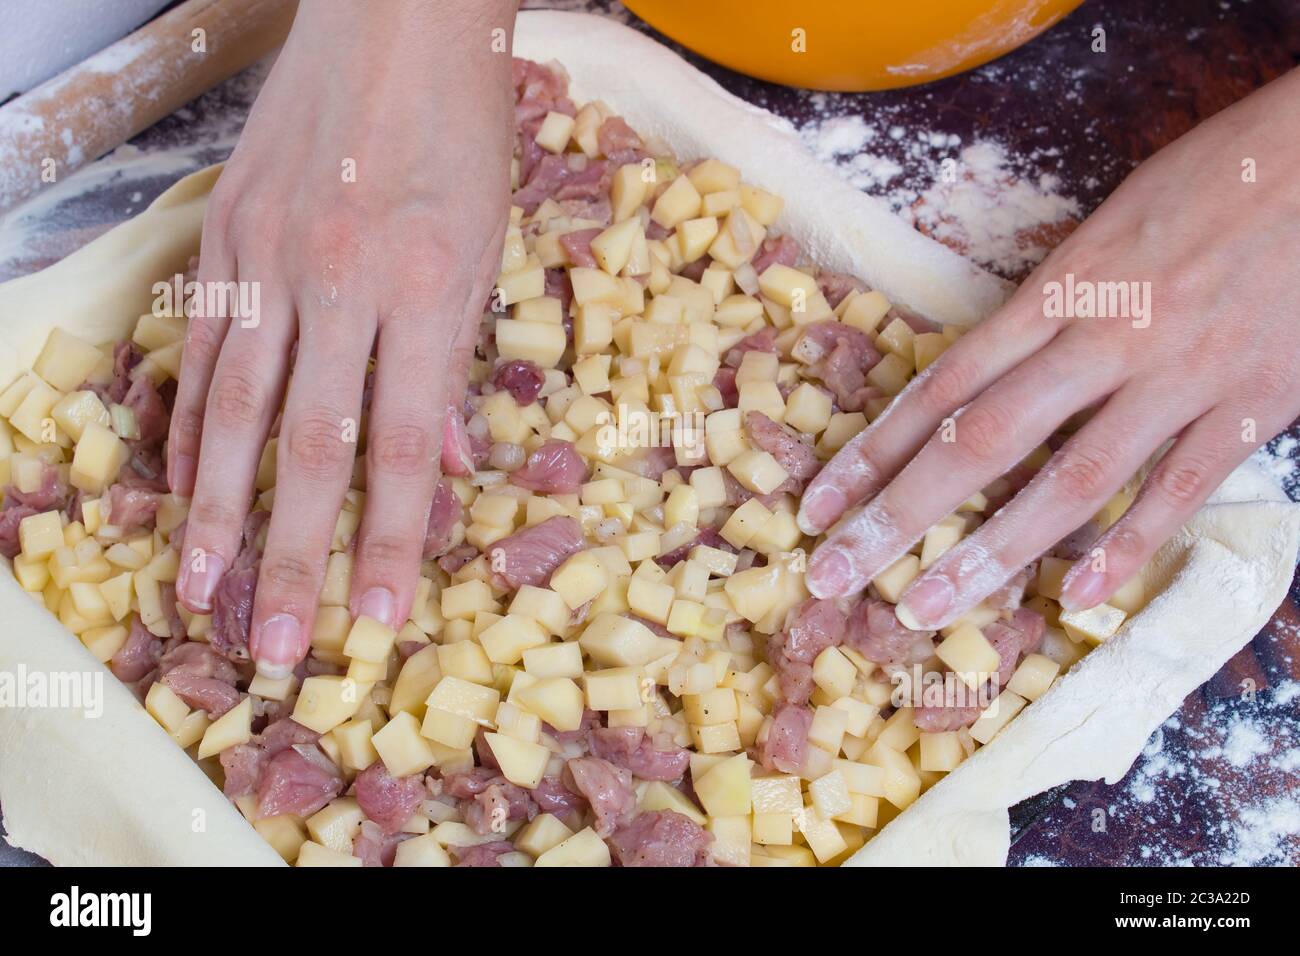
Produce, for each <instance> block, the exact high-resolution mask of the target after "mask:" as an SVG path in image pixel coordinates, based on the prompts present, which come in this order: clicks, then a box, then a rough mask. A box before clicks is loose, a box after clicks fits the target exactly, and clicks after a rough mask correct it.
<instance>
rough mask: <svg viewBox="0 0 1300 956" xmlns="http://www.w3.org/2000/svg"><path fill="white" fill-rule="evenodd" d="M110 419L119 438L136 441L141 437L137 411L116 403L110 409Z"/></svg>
mask: <svg viewBox="0 0 1300 956" xmlns="http://www.w3.org/2000/svg"><path fill="white" fill-rule="evenodd" d="M108 418H109V421H110V422H111V423H112V426H113V431H114V432H115V433H116V434H117V437H118V438H126V439H130V440H131V441H135V440H136V439H138V438H139V437H140V423H139V422H138V421H136V418H135V409H133V408H128V407H127V406H126V405H118V404H116V403H114V404H112V405H110V406H109V408H108Z"/></svg>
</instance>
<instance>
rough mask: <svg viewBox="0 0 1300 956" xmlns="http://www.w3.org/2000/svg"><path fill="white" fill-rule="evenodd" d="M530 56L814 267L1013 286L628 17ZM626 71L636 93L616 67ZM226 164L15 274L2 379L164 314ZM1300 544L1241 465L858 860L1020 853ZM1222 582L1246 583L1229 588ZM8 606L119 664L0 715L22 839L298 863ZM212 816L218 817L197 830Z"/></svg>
mask: <svg viewBox="0 0 1300 956" xmlns="http://www.w3.org/2000/svg"><path fill="white" fill-rule="evenodd" d="M515 52H516V54H517V55H520V56H526V57H529V58H531V59H537V60H542V61H546V60H551V59H555V60H558V61H559V62H561V63H562V64H563V65H564V67H565V68H566V70H567V71H568V72H569V75H570V78H571V80H572V88H573V90H574V92H575V93H576V94H577V95H578V96H579V97H580V98H583V99H587V98H599V99H603V100H605V101H606V102H607V103H609V104H610V106H611V107H613V108H614V109H615V110H616V111H618V112H619V113H622V114H623V115H624V116H626V117H627V119H628V121H629V122H630V123H631V124H632V125H633V126H634V127H636V128H637V129H638V130H640V131H642V132H644V133H647V134H651V135H655V136H658V137H660V138H662V139H663V140H664V141H665V142H667V143H669V144H670V145H671V146H672V147H673V148H674V150H676V151H677V152H678V153H679V154H680V155H682V156H686V157H692V156H698V155H712V156H716V157H717V158H719V159H722V160H724V161H726V162H729V163H731V164H733V165H735V166H737V167H738V168H740V169H741V171H742V173H743V174H744V176H745V178H746V180H747V181H749V182H753V183H755V184H756V185H759V186H762V187H763V188H766V189H770V190H772V191H773V192H776V193H778V194H779V195H781V196H783V197H784V198H785V199H786V209H787V212H786V213H785V214H783V216H782V219H781V221H780V222H779V223H778V226H779V227H780V228H782V229H784V230H785V231H787V232H789V233H790V234H791V235H793V236H794V237H795V238H796V239H798V240H799V242H800V244H801V245H802V246H803V248H804V249H805V250H806V251H807V252H808V254H809V255H810V257H811V258H813V259H814V260H815V261H817V262H819V263H820V264H822V265H823V266H825V267H826V268H830V269H834V270H836V271H843V272H851V273H853V274H855V275H859V276H861V277H862V278H864V279H866V280H867V281H868V282H869V283H870V284H871V285H872V286H873V287H876V288H879V289H881V291H883V292H884V293H885V294H886V295H887V296H889V297H890V299H891V300H892V301H894V302H895V303H897V304H899V305H901V306H904V307H906V308H909V309H912V310H914V311H916V312H918V313H920V314H922V315H925V316H927V317H930V318H932V319H935V320H936V321H941V322H945V323H950V324H969V323H972V322H976V321H978V320H980V319H981V318H984V317H985V316H987V315H989V314H990V313H992V312H993V311H995V310H996V308H997V307H998V306H999V305H1000V304H1001V303H1002V302H1003V301H1004V300H1005V298H1006V296H1007V294H1008V292H1009V290H1010V286H1009V284H1008V283H1006V282H1004V281H1002V280H1000V279H998V278H996V277H994V276H992V275H990V274H988V273H986V272H984V271H983V270H981V269H979V268H978V267H976V266H975V265H973V264H972V263H970V262H968V261H967V260H965V259H963V258H962V257H960V256H958V255H957V254H956V253H954V252H952V251H951V250H949V249H947V248H946V247H944V246H941V245H940V244H938V243H936V242H933V241H932V240H930V239H928V238H926V237H924V236H921V235H920V234H919V233H917V232H916V231H915V230H913V229H912V228H911V227H910V226H908V225H907V224H905V223H904V222H903V221H902V220H900V219H898V218H897V217H895V216H893V215H892V214H891V213H890V212H889V210H888V209H887V208H886V207H885V206H884V205H883V204H882V203H880V202H878V201H877V200H874V199H872V198H870V197H867V196H864V195H863V194H861V193H859V192H858V191H857V190H855V189H853V188H852V187H850V186H849V185H848V184H847V183H845V182H844V181H843V180H841V179H840V178H839V177H838V176H837V175H836V174H835V173H834V172H833V171H831V170H829V169H826V168H825V167H824V166H822V165H821V164H820V163H819V162H817V160H815V159H814V158H813V157H812V156H811V155H810V154H808V153H807V151H806V150H805V149H804V147H803V146H802V144H801V143H800V142H799V140H798V137H797V136H795V135H794V134H793V132H791V131H790V130H789V129H788V128H787V127H786V126H785V125H784V124H783V123H782V122H781V121H780V120H778V119H776V118H775V117H773V116H771V115H770V114H768V113H766V112H765V111H763V110H760V109H758V108H756V107H753V106H751V105H749V104H747V103H745V102H744V101H742V100H740V99H738V98H736V97H734V96H732V95H731V94H729V93H727V92H725V91H724V90H723V89H722V88H721V87H719V86H718V85H717V84H716V83H715V82H714V81H713V80H711V79H709V78H708V77H707V76H705V75H704V74H702V73H700V72H699V71H697V70H695V69H694V68H693V67H691V66H689V65H688V64H686V63H685V62H684V61H682V60H681V59H680V58H679V57H677V56H676V55H675V54H674V53H672V52H671V51H669V50H668V49H667V48H665V47H663V46H661V45H659V44H657V43H656V42H654V41H653V40H650V39H648V38H647V37H644V36H642V35H641V34H639V33H637V32H636V31H634V30H632V29H630V28H628V27H624V26H621V25H619V24H616V23H613V22H611V21H608V20H605V19H603V18H600V17H595V16H592V15H588V14H577V13H564V12H557V11H530V12H524V13H521V14H520V16H519V19H518V26H517V30H516V35H515ZM629 73H631V74H637V79H636V82H635V83H630V82H624V81H622V80H620V79H617V78H618V77H622V76H625V75H628V74H629ZM678 104H686V105H687V108H686V109H684V110H683V109H679V108H678ZM219 171H220V168H219V167H212V168H210V169H207V170H203V171H201V172H198V173H195V174H193V175H191V176H189V177H186V178H185V179H182V180H180V181H179V182H177V183H176V185H174V186H173V187H172V188H171V189H169V190H168V191H167V192H165V193H163V194H162V195H161V196H159V197H158V199H156V200H155V201H154V202H153V203H152V204H151V205H150V206H149V208H148V209H147V210H145V211H144V212H143V213H141V214H140V215H139V216H137V217H135V218H133V219H131V220H128V221H127V222H125V223H123V224H121V225H119V226H117V227H115V228H114V229H112V230H110V231H109V232H107V233H105V234H104V235H103V236H100V237H99V238H97V239H95V240H94V241H93V242H91V243H89V244H87V245H86V246H85V247H83V248H82V249H80V250H78V251H77V252H75V253H73V254H72V255H70V256H68V257H67V258H66V259H64V260H63V261H61V262H59V263H56V264H55V265H53V266H51V267H49V268H48V269H45V270H43V271H41V272H39V273H35V274H33V275H31V276H25V277H22V278H20V279H15V280H13V281H11V282H8V283H5V284H4V285H0V328H3V335H2V337H0V381H5V382H7V381H9V380H11V379H12V378H13V377H14V376H15V375H16V374H17V373H18V372H19V371H21V370H22V369H25V368H28V367H30V366H31V364H32V362H33V361H34V360H35V358H36V355H37V353H38V352H39V350H40V347H41V345H42V344H43V342H44V340H45V338H46V336H47V335H48V333H49V331H50V329H51V328H52V327H54V326H56V325H58V326H63V327H65V328H67V329H69V330H70V331H75V332H77V333H78V334H80V335H82V336H85V337H87V338H89V339H91V340H92V341H97V342H105V341H108V340H111V339H115V338H119V337H121V336H122V335H124V334H125V332H126V331H127V330H128V329H129V328H130V326H131V324H132V323H133V322H134V321H135V319H136V317H137V316H139V315H141V314H142V313H144V312H146V311H148V308H149V303H150V301H151V299H152V294H151V293H150V291H149V285H150V283H151V282H152V281H154V280H156V279H158V278H162V277H165V276H169V275H172V274H174V273H176V272H179V271H183V270H184V268H185V264H186V261H187V260H188V258H189V256H190V255H191V254H192V253H193V252H194V251H196V250H197V247H198V239H199V234H200V230H201V226H202V217H203V209H204V206H205V202H206V198H207V194H208V192H209V191H210V190H211V188H212V184H213V183H214V182H215V180H216V177H217V175H218V173H219ZM87 302H93V303H96V304H97V306H96V307H95V308H94V309H87V308H86V307H85V303H87ZM1298 547H1300V505H1292V504H1290V503H1288V502H1286V501H1285V499H1284V498H1283V496H1282V495H1281V492H1280V491H1279V490H1278V489H1276V488H1275V487H1274V486H1273V485H1272V483H1271V482H1269V481H1268V479H1267V478H1265V477H1264V476H1263V475H1262V474H1261V473H1260V472H1259V471H1258V470H1257V469H1255V468H1254V467H1253V466H1252V465H1251V464H1250V463H1249V462H1248V463H1247V464H1245V465H1243V466H1242V467H1241V468H1239V469H1238V470H1237V471H1236V472H1234V474H1233V476H1232V477H1230V479H1229V480H1228V482H1226V483H1225V484H1224V486H1223V487H1222V488H1220V490H1219V491H1218V492H1217V493H1216V495H1215V497H1214V499H1212V503H1211V504H1207V505H1206V506H1205V507H1204V508H1202V509H1201V511H1200V512H1198V513H1197V515H1196V516H1195V517H1194V518H1193V520H1192V521H1191V522H1189V524H1188V526H1187V527H1186V528H1185V529H1184V530H1183V531H1182V532H1180V534H1179V535H1178V536H1177V537H1176V538H1175V539H1174V540H1173V541H1171V542H1169V543H1168V544H1166V545H1165V547H1164V548H1163V549H1162V550H1161V552H1160V555H1159V556H1158V558H1157V560H1156V562H1155V563H1154V567H1155V568H1156V575H1157V577H1161V576H1163V577H1164V578H1167V579H1168V581H1169V586H1168V588H1167V589H1166V590H1165V591H1163V592H1162V593H1161V594H1160V595H1158V596H1157V597H1156V598H1155V599H1153V601H1152V602H1151V603H1150V604H1149V605H1148V606H1147V607H1146V608H1144V609H1143V610H1142V611H1141V612H1140V613H1139V614H1137V615H1135V616H1134V617H1133V618H1132V619H1131V621H1130V623H1129V625H1128V628H1127V630H1126V631H1125V633H1124V634H1123V635H1122V636H1121V637H1120V638H1117V639H1116V640H1114V641H1111V642H1109V643H1108V644H1106V645H1104V646H1102V647H1100V648H1098V649H1097V650H1096V651H1094V652H1093V653H1091V654H1089V655H1088V657H1087V658H1085V659H1084V660H1083V661H1082V662H1080V663H1079V664H1078V665H1076V667H1075V668H1074V669H1073V670H1072V671H1071V672H1070V673H1069V674H1068V675H1066V676H1065V677H1064V678H1062V679H1061V681H1059V682H1058V684H1057V685H1056V686H1055V687H1053V689H1052V690H1051V692H1049V693H1048V694H1047V695H1045V696H1044V697H1043V698H1041V699H1040V700H1039V701H1037V702H1035V703H1034V704H1033V705H1031V706H1030V707H1029V708H1027V710H1026V711H1025V713H1024V714H1022V715H1021V716H1020V717H1019V718H1018V719H1017V720H1016V721H1014V722H1013V723H1012V724H1011V725H1010V726H1009V727H1008V728H1007V729H1006V730H1005V731H1004V732H1003V733H1002V734H1000V735H999V736H998V737H996V738H995V739H994V740H993V741H992V742H991V743H990V744H989V745H988V746H986V747H984V748H982V749H981V750H980V751H979V752H977V753H976V754H975V756H974V757H972V758H971V759H970V760H969V761H967V762H966V763H964V764H962V766H961V767H959V768H958V769H957V770H956V771H954V772H953V773H951V774H949V775H948V777H947V778H946V779H945V780H943V781H941V782H940V783H939V784H938V785H936V786H935V787H933V788H932V789H931V790H929V791H928V792H927V793H926V794H925V795H924V796H922V797H921V799H920V800H918V801H917V803H916V804H915V805H913V806H912V807H910V808H909V809H908V810H907V811H906V812H904V813H902V814H900V815H899V816H898V818H896V819H895V820H894V821H892V822H891V823H890V824H889V825H887V826H886V827H885V828H884V829H883V830H882V831H881V833H880V834H879V835H878V836H876V837H875V838H874V839H873V840H871V841H870V842H869V843H868V844H867V845H866V846H865V847H864V848H863V849H862V850H860V851H859V852H858V853H857V854H855V855H854V856H853V857H852V858H851V859H850V860H849V861H848V864H847V865H854V866H858V865H888V864H892V865H899V864H929V865H1001V864H1003V863H1005V860H1006V855H1007V850H1008V847H1009V833H1008V822H1007V820H1008V818H1007V808H1008V807H1009V806H1011V805H1012V804H1014V803H1016V802H1017V801H1019V800H1021V799H1023V798H1025V797H1027V796H1030V795H1032V794H1034V793H1038V792H1041V791H1043V790H1045V789H1049V788H1050V787H1053V786H1056V785H1057V784H1059V783H1063V782H1065V781H1068V780H1073V779H1097V778H1100V777H1105V778H1106V779H1107V780H1108V781H1113V780H1117V779H1119V778H1120V777H1121V776H1123V774H1124V773H1125V772H1126V771H1127V769H1128V767H1129V766H1130V765H1131V764H1132V762H1133V760H1134V759H1135V758H1136V756H1137V754H1138V753H1139V751H1140V749H1141V747H1142V745H1143V743H1144V742H1145V741H1146V739H1147V737H1148V736H1149V735H1150V734H1151V732H1152V731H1154V729H1155V728H1156V727H1157V726H1158V725H1159V724H1160V722H1161V721H1163V720H1164V719H1165V718H1166V717H1168V715H1169V714H1170V713H1172V712H1173V711H1174V710H1175V709H1176V708H1177V706H1178V704H1179V703H1180V702H1181V701H1182V699H1183V698H1184V697H1185V696H1186V695H1187V694H1188V693H1190V692H1191V691H1192V690H1193V689H1195V688H1196V687H1197V686H1199V685H1200V684H1201V683H1203V682H1204V681H1205V680H1206V679H1208V678H1209V677H1210V676H1211V675H1212V674H1213V673H1214V672H1215V671H1216V670H1217V669H1218V668H1219V666H1221V664H1222V663H1223V662H1224V661H1226V660H1227V659H1228V658H1229V657H1231V655H1232V654H1233V653H1235V652H1236V651H1237V650H1238V649H1240V647H1242V646H1243V645H1244V644H1245V643H1246V642H1247V641H1249V639H1250V638H1251V637H1252V636H1253V635H1254V634H1255V633H1256V632H1257V631H1258V629H1259V628H1260V627H1261V626H1263V624H1264V623H1265V622H1266V621H1267V620H1268V618H1269V616H1270V615H1271V613H1272V611H1273V610H1274V609H1275V608H1276V606H1277V605H1278V603H1280V601H1281V600H1282V598H1283V597H1284V595H1285V593H1286V588H1287V585H1288V584H1289V582H1290V579H1291V573H1292V569H1293V567H1294V561H1295V556H1296V551H1297V548H1298ZM1207 580H1208V581H1210V582H1211V584H1215V583H1216V582H1217V583H1218V586H1219V587H1223V585H1222V582H1223V581H1228V582H1230V583H1231V584H1232V585H1233V588H1232V590H1231V592H1230V593H1226V594H1225V593H1219V594H1216V593H1215V588H1214V587H1210V588H1207V587H1206V584H1205V582H1206V581H1207ZM0 608H3V609H4V613H5V617H6V619H7V620H8V621H9V625H8V626H7V627H6V628H5V629H4V631H3V632H0V670H3V671H10V672H13V671H14V670H15V669H16V667H17V666H18V665H19V664H20V663H23V664H25V665H26V666H27V667H28V668H29V669H33V668H39V669H42V670H48V671H77V672H81V671H90V672H99V673H102V674H103V675H104V681H103V683H104V690H103V699H104V709H103V715H102V716H101V717H100V718H99V719H97V720H88V719H85V718H83V717H82V716H81V715H80V714H78V713H74V712H71V711H60V710H22V709H14V708H3V709H0V804H3V806H4V812H5V826H6V828H7V830H8V834H9V837H8V838H9V842H10V843H12V844H13V845H15V846H20V847H23V848H25V849H28V850H31V851H32V852H35V853H38V854H40V855H41V856H44V857H45V858H46V859H49V860H51V861H52V862H55V863H58V864H64V865H77V864H90V863H96V864H101V865H104V864H109V865H209V866H211V865H283V864H282V861H281V860H280V858H279V856H278V855H277V854H276V853H275V852H274V851H273V850H271V849H270V847H269V846H268V845H267V844H266V843H265V842H264V841H263V840H262V839H261V837H259V836H258V835H257V834H256V832H255V831H254V830H253V829H252V827H251V826H250V825H249V824H248V823H247V822H246V821H245V820H244V819H243V817H242V816H241V815H240V814H239V813H238V811H236V810H235V809H234V807H233V806H231V805H230V803H229V802H228V801H227V800H226V799H225V798H224V797H223V796H222V795H221V793H220V791H219V790H218V789H217V788H216V787H215V786H213V785H212V784H211V783H210V782H209V780H208V779H207V777H206V776H205V775H204V774H203V772H202V771H201V770H200V769H199V768H198V767H197V766H196V765H195V764H194V763H193V762H192V761H191V760H190V758H189V757H188V756H187V755H186V754H185V753H183V752H182V751H181V750H180V748H178V747H176V745H175V744H174V743H173V742H172V741H171V740H170V738H169V737H168V736H167V735H166V734H165V733H164V732H163V731H162V729H161V728H160V727H158V726H157V725H156V724H155V723H154V721H153V720H152V718H150V717H149V716H148V715H147V714H146V713H145V712H144V710H143V708H142V707H141V706H140V705H139V704H138V703H137V702H136V700H135V698H134V696H133V695H132V694H131V693H130V691H128V690H127V689H126V688H125V687H124V686H122V685H120V684H119V683H118V682H117V681H116V679H115V678H113V677H112V675H111V674H109V673H108V671H107V669H106V668H104V667H103V666H102V665H100V664H99V663H98V661H96V660H95V659H94V658H93V657H92V656H91V655H90V654H89V652H87V651H86V650H85V649H84V647H82V645H81V643H80V641H78V640H77V639H76V638H75V637H74V636H73V635H71V634H70V633H68V632H67V631H66V630H65V629H64V628H63V627H62V626H61V625H60V624H59V623H58V621H57V620H55V619H54V618H53V617H52V616H50V615H49V614H48V613H46V612H45V610H44V609H43V608H42V607H40V606H39V605H38V604H36V603H35V602H34V601H33V600H32V599H31V598H30V597H29V596H28V595H27V594H26V593H25V592H23V591H22V589H21V588H20V587H19V586H18V584H17V582H16V581H15V580H14V579H13V578H12V576H11V575H10V574H8V573H5V574H0ZM1188 621H1191V622H1193V625H1194V626H1192V627H1191V628H1187V627H1185V626H1184V625H1185V624H1186V622H1188ZM200 816H201V817H202V818H203V822H204V827H203V829H202V831H201V832H195V830H196V829H197V824H196V820H197V819H198V818H199V817H200Z"/></svg>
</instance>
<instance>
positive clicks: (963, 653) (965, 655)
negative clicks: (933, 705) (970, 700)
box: [934, 624, 1000, 689]
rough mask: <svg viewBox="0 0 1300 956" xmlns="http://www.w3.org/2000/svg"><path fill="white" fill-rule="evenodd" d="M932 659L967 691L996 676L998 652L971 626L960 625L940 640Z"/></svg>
mask: <svg viewBox="0 0 1300 956" xmlns="http://www.w3.org/2000/svg"><path fill="white" fill-rule="evenodd" d="M934 653H935V656H936V657H938V658H939V660H941V661H943V662H944V663H945V664H947V665H948V667H949V669H951V670H952V671H953V673H954V674H955V675H956V676H957V678H958V679H959V680H960V681H961V682H962V683H964V684H965V685H966V686H967V687H970V688H972V689H974V688H977V687H979V686H980V685H982V684H983V683H984V682H985V681H987V680H988V679H989V675H991V674H996V673H997V672H998V667H999V663H1000V658H999V657H998V652H997V651H996V650H994V649H993V645H991V644H990V643H989V642H988V641H987V640H986V639H985V637H984V634H983V633H982V632H981V631H980V629H979V628H978V627H976V626H975V625H973V624H963V625H962V626H961V627H959V628H957V629H956V630H955V631H953V632H952V633H951V634H949V635H948V636H947V637H945V638H944V639H943V641H942V642H941V643H940V644H939V646H938V647H937V648H935V652H934Z"/></svg>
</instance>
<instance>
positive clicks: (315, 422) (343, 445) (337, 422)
mask: <svg viewBox="0 0 1300 956" xmlns="http://www.w3.org/2000/svg"><path fill="white" fill-rule="evenodd" d="M286 431H287V434H286V435H285V441H284V443H283V448H284V453H285V455H286V464H287V465H288V467H289V469H290V470H291V471H293V472H295V473H296V474H298V475H301V476H302V477H304V478H306V479H308V480H311V481H324V480H328V479H331V478H334V477H335V476H337V475H338V474H339V473H340V472H341V471H342V470H343V469H344V468H346V467H347V466H348V464H349V463H350V462H351V461H352V446H351V445H350V444H349V443H348V442H346V441H344V439H343V416H341V415H337V414H335V413H333V412H332V411H330V410H329V409H327V408H324V407H316V408H310V409H308V410H306V411H305V412H304V413H303V414H301V415H296V416H294V417H293V419H292V420H291V421H289V422H288V423H287V425H286Z"/></svg>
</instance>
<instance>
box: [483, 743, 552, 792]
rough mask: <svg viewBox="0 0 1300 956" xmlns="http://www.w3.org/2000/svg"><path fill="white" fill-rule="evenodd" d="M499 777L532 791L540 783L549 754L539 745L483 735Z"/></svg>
mask: <svg viewBox="0 0 1300 956" xmlns="http://www.w3.org/2000/svg"><path fill="white" fill-rule="evenodd" d="M484 736H485V737H486V739H487V744H488V746H489V747H490V748H491V749H492V756H493V757H495V758H496V761H497V763H498V764H499V765H500V767H501V775H502V776H503V777H505V778H506V779H507V780H509V781H510V782H511V783H513V784H515V785H516V786H520V787H526V788H528V789H532V788H533V787H535V786H537V784H538V783H540V782H541V779H542V777H543V775H544V774H545V773H546V764H547V762H548V761H549V760H550V758H551V752H550V751H549V750H547V749H546V748H545V747H543V746H541V745H540V744H533V743H527V742H526V741H523V740H515V739H514V738H512V737H506V736H505V735H503V734H493V733H489V734H485V735H484Z"/></svg>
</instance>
